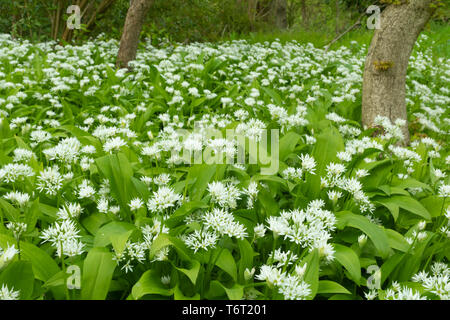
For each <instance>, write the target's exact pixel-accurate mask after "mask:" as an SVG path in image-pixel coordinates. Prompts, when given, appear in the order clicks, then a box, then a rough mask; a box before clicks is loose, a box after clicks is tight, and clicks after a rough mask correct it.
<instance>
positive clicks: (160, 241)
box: [150, 233, 192, 261]
mask: <svg viewBox="0 0 450 320" xmlns="http://www.w3.org/2000/svg"><path fill="white" fill-rule="evenodd" d="M167 246H173V247H174V248H175V250H176V251H177V253H178V256H179V257H180V259H182V260H185V261H191V260H192V259H191V253H190V251H189V249H188V248H187V247H186V245H185V244H184V243H183V241H181V240H180V239H178V238H175V237H172V236H169V235H167V234H165V233H161V234H160V235H159V236H158V237H157V238H156V239H155V240H154V241H153V243H152V246H151V248H150V259H153V258H154V256H155V254H156V253H157V252H158V251H159V250H161V249H163V248H165V247H167Z"/></svg>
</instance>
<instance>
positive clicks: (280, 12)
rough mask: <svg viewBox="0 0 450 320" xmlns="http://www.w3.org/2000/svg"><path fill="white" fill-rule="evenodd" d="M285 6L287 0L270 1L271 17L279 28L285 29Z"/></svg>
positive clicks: (286, 12) (286, 24)
mask: <svg viewBox="0 0 450 320" xmlns="http://www.w3.org/2000/svg"><path fill="white" fill-rule="evenodd" d="M287 7H288V5H287V0H273V2H272V12H273V14H272V15H273V19H274V21H275V25H276V27H277V28H279V29H287V27H288V19H287V14H288V11H287V10H288V8H287Z"/></svg>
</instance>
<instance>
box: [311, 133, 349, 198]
mask: <svg viewBox="0 0 450 320" xmlns="http://www.w3.org/2000/svg"><path fill="white" fill-rule="evenodd" d="M316 140H317V141H316V144H315V145H314V149H313V152H312V156H313V157H314V160H315V161H316V163H317V166H316V174H315V175H312V176H311V177H309V179H308V181H307V183H308V187H309V190H310V193H311V196H312V197H313V199H314V198H316V197H318V195H319V192H320V177H321V176H323V175H324V174H325V171H326V166H327V165H328V164H329V163H330V162H333V161H336V160H337V159H338V158H337V156H336V155H337V153H338V152H339V151H342V150H343V149H344V141H343V139H342V136H341V135H340V133H339V132H338V131H337V129H335V128H334V127H333V128H328V129H325V130H324V131H323V132H322V133H321V134H319V135H318V136H317V137H316Z"/></svg>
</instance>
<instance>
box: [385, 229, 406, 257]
mask: <svg viewBox="0 0 450 320" xmlns="http://www.w3.org/2000/svg"><path fill="white" fill-rule="evenodd" d="M385 232H386V234H387V236H388V241H389V246H390V247H391V248H393V249H397V250H400V251H402V252H406V251H408V249H409V247H410V245H409V244H408V242H406V240H405V238H404V237H403V236H402V235H401V234H400V233H398V232H397V231H395V230H392V229H385Z"/></svg>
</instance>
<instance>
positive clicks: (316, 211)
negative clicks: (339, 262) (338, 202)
mask: <svg viewBox="0 0 450 320" xmlns="http://www.w3.org/2000/svg"><path fill="white" fill-rule="evenodd" d="M324 206H325V202H324V201H323V200H313V201H311V202H310V203H309V204H308V207H307V208H306V209H305V210H299V209H296V210H290V211H283V212H281V214H280V216H271V217H269V218H267V224H268V229H269V230H271V231H272V232H273V233H274V236H275V237H277V236H280V235H281V236H284V238H285V239H288V240H289V241H291V242H294V243H295V244H297V245H300V246H301V247H303V248H308V249H309V250H310V251H312V250H313V249H315V248H317V249H319V252H320V254H321V256H323V257H324V258H325V260H326V261H332V260H333V259H334V249H333V246H332V245H331V244H330V243H329V242H328V241H329V240H330V239H331V232H332V231H333V230H334V229H335V224H336V217H335V216H334V214H333V213H332V212H330V211H328V210H325V209H323V207H324Z"/></svg>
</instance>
